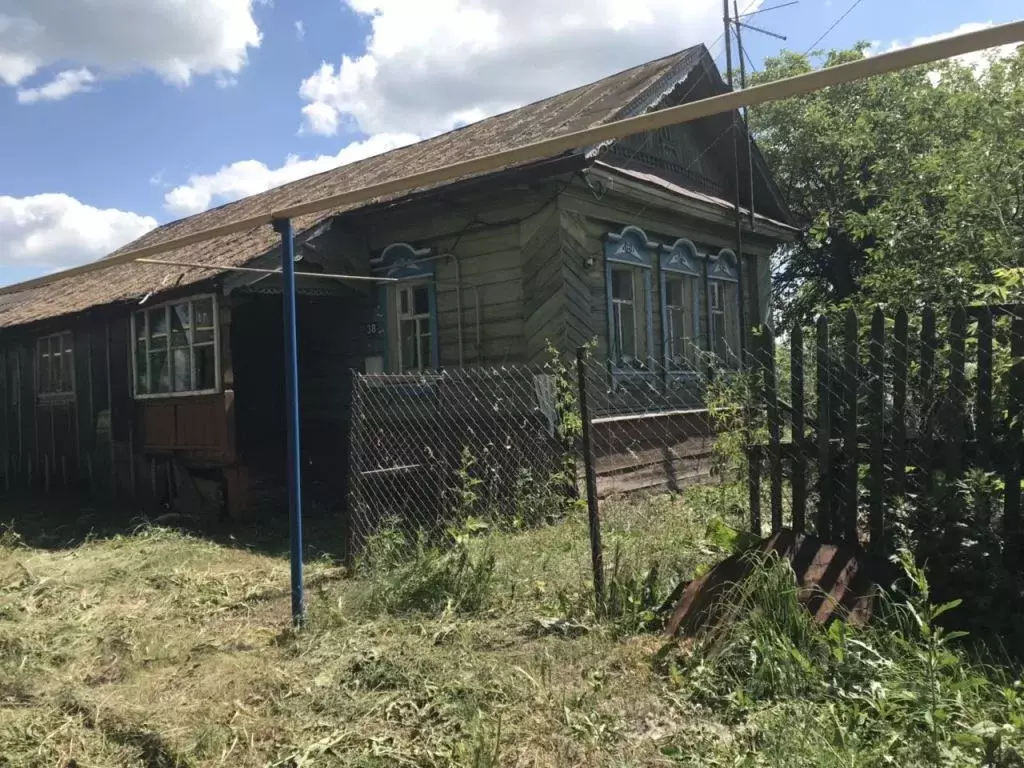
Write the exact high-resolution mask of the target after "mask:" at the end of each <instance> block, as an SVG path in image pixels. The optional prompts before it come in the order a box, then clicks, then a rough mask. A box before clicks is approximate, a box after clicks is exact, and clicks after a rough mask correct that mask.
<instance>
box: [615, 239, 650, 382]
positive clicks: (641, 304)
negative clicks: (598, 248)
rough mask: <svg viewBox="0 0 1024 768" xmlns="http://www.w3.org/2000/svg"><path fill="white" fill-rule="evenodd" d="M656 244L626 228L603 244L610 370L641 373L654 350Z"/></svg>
mask: <svg viewBox="0 0 1024 768" xmlns="http://www.w3.org/2000/svg"><path fill="white" fill-rule="evenodd" d="M656 247H657V246H656V244H655V243H652V242H650V241H649V240H648V239H647V235H646V234H644V232H643V230H640V229H638V228H637V227H626V228H625V229H623V230H622V231H621V232H619V233H616V234H609V235H608V236H607V238H606V241H605V254H604V255H605V285H606V289H605V290H606V291H607V301H608V309H607V312H608V350H609V356H610V357H611V363H612V368H613V369H615V370H618V371H620V372H625V371H634V370H644V369H646V368H647V367H648V363H649V362H650V356H651V353H652V350H653V347H654V343H653V334H654V320H653V317H652V315H651V310H652V301H651V272H652V265H653V262H654V249H655V248H656Z"/></svg>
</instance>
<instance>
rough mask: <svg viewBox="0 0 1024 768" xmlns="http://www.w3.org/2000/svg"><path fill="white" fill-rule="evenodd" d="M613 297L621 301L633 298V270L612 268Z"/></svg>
mask: <svg viewBox="0 0 1024 768" xmlns="http://www.w3.org/2000/svg"><path fill="white" fill-rule="evenodd" d="M612 298H613V299H619V300H621V301H632V300H633V270H631V269H613V270H612Z"/></svg>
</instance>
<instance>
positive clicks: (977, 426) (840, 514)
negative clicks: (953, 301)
mask: <svg viewBox="0 0 1024 768" xmlns="http://www.w3.org/2000/svg"><path fill="white" fill-rule="evenodd" d="M944 319H945V320H946V322H944V323H942V324H941V325H940V324H937V322H936V314H935V312H934V311H933V310H930V309H925V310H924V311H923V312H921V314H920V315H919V317H918V318H916V320H917V322H916V324H915V325H914V328H913V329H912V328H911V318H910V316H909V315H908V313H907V312H906V311H902V310H901V311H900V312H898V313H897V314H896V315H895V316H894V317H891V318H889V317H886V315H885V314H884V313H883V312H882V310H880V309H879V310H876V311H875V312H874V313H873V314H872V316H871V319H870V326H869V327H868V328H864V329H862V328H861V327H860V320H859V318H858V316H857V314H856V313H855V312H854V311H853V310H850V311H849V312H847V313H846V315H845V317H844V318H843V322H842V323H841V325H842V327H841V328H840V329H838V332H836V329H834V328H833V327H832V324H830V323H829V321H828V320H827V319H825V318H820V319H819V320H818V322H817V325H816V327H815V328H814V329H813V331H811V332H809V333H805V332H804V329H802V328H801V327H800V326H795V327H793V328H792V329H791V330H790V331H789V333H788V334H778V335H776V334H773V333H772V331H771V330H770V329H768V328H762V329H760V330H759V333H758V334H756V337H755V342H754V344H753V347H754V349H753V350H752V352H753V358H754V367H753V369H754V370H755V371H757V370H760V371H761V373H762V377H761V378H762V381H763V383H762V386H761V396H762V397H763V411H762V412H761V413H762V414H763V416H764V419H765V426H766V430H765V431H766V433H767V439H766V440H765V441H764V442H763V443H761V444H758V445H752V446H749V447H748V458H749V463H748V466H749V478H748V480H749V490H750V496H749V498H750V523H751V527H752V530H754V531H755V532H761V531H762V521H761V514H762V513H761V509H762V474H763V472H764V470H765V468H767V482H768V494H767V496H768V505H769V507H770V517H771V519H770V522H771V528H772V530H773V531H776V530H779V529H780V528H782V527H783V525H784V524H786V525H789V526H791V527H792V528H794V529H796V530H797V531H805V530H808V529H812V530H813V531H814V533H816V534H817V535H818V536H820V537H821V538H823V539H825V540H826V541H832V542H838V541H844V542H849V543H855V544H857V545H862V546H864V547H866V548H867V549H868V550H869V551H871V552H872V553H874V554H877V555H885V554H888V550H889V546H888V542H887V540H886V531H887V524H888V523H889V522H891V521H889V520H887V515H888V514H889V511H890V510H891V509H892V505H893V504H894V503H895V502H896V501H897V500H898V499H900V498H901V497H905V496H906V495H907V494H913V495H914V496H916V497H917V498H918V499H920V498H922V497H926V496H927V495H928V494H930V493H934V492H937V490H936V489H938V488H940V487H945V488H947V489H948V488H949V482H950V481H951V480H956V479H958V478H962V477H963V476H964V473H965V472H967V470H969V469H974V468H976V469H981V470H984V471H986V472H991V473H995V474H996V475H998V476H999V477H1000V478H1001V479H1002V480H1003V498H1002V530H1001V535H1002V541H1003V550H1004V556H1005V559H1006V565H1007V566H1008V567H1009V568H1010V569H1011V572H1017V566H1018V557H1019V555H1020V552H1021V543H1022V541H1021V519H1020V506H1021V449H1022V445H1024V441H1022V418H1021V417H1022V414H1024V307H1018V306H998V307H980V308H977V307H972V308H969V309H958V310H956V311H954V312H953V313H951V315H950V316H949V317H948V319H946V318H944ZM805 340H806V341H807V342H809V343H807V344H806V345H805ZM787 352H788V356H789V366H788V367H789V376H788V387H787V386H786V383H787V382H781V383H780V381H779V378H780V377H779V373H780V370H779V369H780V366H779V362H780V359H781V360H784V359H785V354H786V353H787ZM807 357H813V359H806V358H807ZM997 361H998V365H995V363H996V362H997ZM787 397H788V402H787V401H786V398H787ZM765 465H767V466H766V467H765ZM787 490H788V491H789V493H788V504H784V497H785V496H786V491H787ZM787 507H788V509H787ZM787 513H788V514H787ZM787 518H788V519H787Z"/></svg>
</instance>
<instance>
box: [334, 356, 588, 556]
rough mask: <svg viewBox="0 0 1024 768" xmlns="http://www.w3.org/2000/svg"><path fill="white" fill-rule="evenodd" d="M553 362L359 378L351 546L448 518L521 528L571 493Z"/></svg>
mask: <svg viewBox="0 0 1024 768" xmlns="http://www.w3.org/2000/svg"><path fill="white" fill-rule="evenodd" d="M560 381H561V380H560V378H559V372H558V370H557V369H556V368H555V367H554V366H549V367H537V368H531V367H527V366H515V367H503V368H462V369H452V370H445V371H441V372H438V373H430V374H407V375H392V374H367V375H363V374H356V376H355V383H354V391H353V402H352V437H351V439H352V446H351V496H350V524H351V531H350V537H349V538H350V541H351V543H352V546H353V547H354V549H355V550H358V548H359V547H360V545H361V543H362V542H363V541H365V540H366V538H367V537H368V536H370V535H372V534H373V533H374V532H375V531H377V530H379V529H380V528H381V527H382V526H386V527H399V528H402V529H407V530H410V529H416V530H419V531H423V532H426V533H427V534H433V533H436V532H438V531H441V530H443V529H444V528H445V527H446V526H447V525H448V524H449V523H451V522H452V520H453V519H455V518H465V517H467V516H470V515H477V516H482V515H486V516H490V517H494V518H497V519H499V520H504V521H506V522H508V523H509V524H525V525H529V524H531V523H533V522H538V521H540V520H542V519H545V518H551V517H553V516H557V515H559V514H560V513H561V508H562V507H563V506H564V504H565V503H566V502H567V501H569V500H571V499H573V498H574V496H575V493H576V458H575V447H576V446H575V441H574V439H573V438H572V437H571V436H570V434H569V433H568V426H567V423H566V421H567V416H568V414H569V410H568V406H570V405H571V403H568V402H560V398H562V399H563V400H564V398H565V395H564V393H562V392H561V391H560Z"/></svg>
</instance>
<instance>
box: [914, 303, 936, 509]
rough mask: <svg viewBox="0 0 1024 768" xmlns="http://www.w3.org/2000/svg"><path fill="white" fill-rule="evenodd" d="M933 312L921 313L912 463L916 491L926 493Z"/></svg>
mask: <svg viewBox="0 0 1024 768" xmlns="http://www.w3.org/2000/svg"><path fill="white" fill-rule="evenodd" d="M937 346H938V341H937V340H936V337H935V310H934V309H932V308H931V307H925V308H924V311H923V312H922V313H921V389H920V392H921V395H920V397H921V401H920V402H919V403H918V404H917V406H918V412H919V413H920V414H921V416H920V419H921V421H920V424H919V425H918V433H919V437H918V441H917V451H916V454H917V455H916V457H915V461H914V463H915V464H916V465H917V466H918V468H919V469H920V471H921V479H920V482H919V483H918V486H919V488H918V490H920V491H922V492H927V490H928V489H930V488H931V487H932V480H933V478H932V446H931V442H932V439H933V437H934V419H933V412H934V409H935V349H936V347H937Z"/></svg>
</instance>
